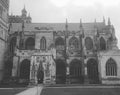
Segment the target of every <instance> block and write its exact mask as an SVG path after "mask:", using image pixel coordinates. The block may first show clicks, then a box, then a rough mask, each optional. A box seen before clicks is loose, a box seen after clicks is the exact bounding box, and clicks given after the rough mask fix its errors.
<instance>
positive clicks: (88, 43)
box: [85, 37, 93, 50]
mask: <svg viewBox="0 0 120 95" xmlns="http://www.w3.org/2000/svg"><path fill="white" fill-rule="evenodd" d="M85 46H86V49H87V50H91V49H93V41H92V39H91V38H90V37H86V39H85Z"/></svg>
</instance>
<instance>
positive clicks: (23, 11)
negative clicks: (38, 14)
mask: <svg viewBox="0 0 120 95" xmlns="http://www.w3.org/2000/svg"><path fill="white" fill-rule="evenodd" d="M26 15H27V11H26V9H25V5H24V8H23V9H22V16H26Z"/></svg>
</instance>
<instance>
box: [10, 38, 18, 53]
mask: <svg viewBox="0 0 120 95" xmlns="http://www.w3.org/2000/svg"><path fill="white" fill-rule="evenodd" d="M16 41H17V39H16V37H13V38H12V39H11V40H10V52H11V53H14V50H15V46H16Z"/></svg>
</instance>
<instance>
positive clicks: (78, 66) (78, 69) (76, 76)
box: [70, 59, 84, 83]
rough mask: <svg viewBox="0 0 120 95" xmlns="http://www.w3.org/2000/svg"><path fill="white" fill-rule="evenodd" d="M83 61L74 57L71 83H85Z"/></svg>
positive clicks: (71, 68)
mask: <svg viewBox="0 0 120 95" xmlns="http://www.w3.org/2000/svg"><path fill="white" fill-rule="evenodd" d="M82 67H83V66H82V62H81V61H80V60H78V59H73V60H72V61H71V62H70V81H71V83H83V82H84V77H83V73H82V69H83V68H82Z"/></svg>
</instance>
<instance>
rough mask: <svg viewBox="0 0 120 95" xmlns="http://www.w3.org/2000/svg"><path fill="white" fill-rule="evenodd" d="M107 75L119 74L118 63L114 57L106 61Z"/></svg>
mask: <svg viewBox="0 0 120 95" xmlns="http://www.w3.org/2000/svg"><path fill="white" fill-rule="evenodd" d="M106 76H117V64H116V62H115V61H114V60H113V59H112V58H110V59H108V61H107V62H106Z"/></svg>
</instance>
